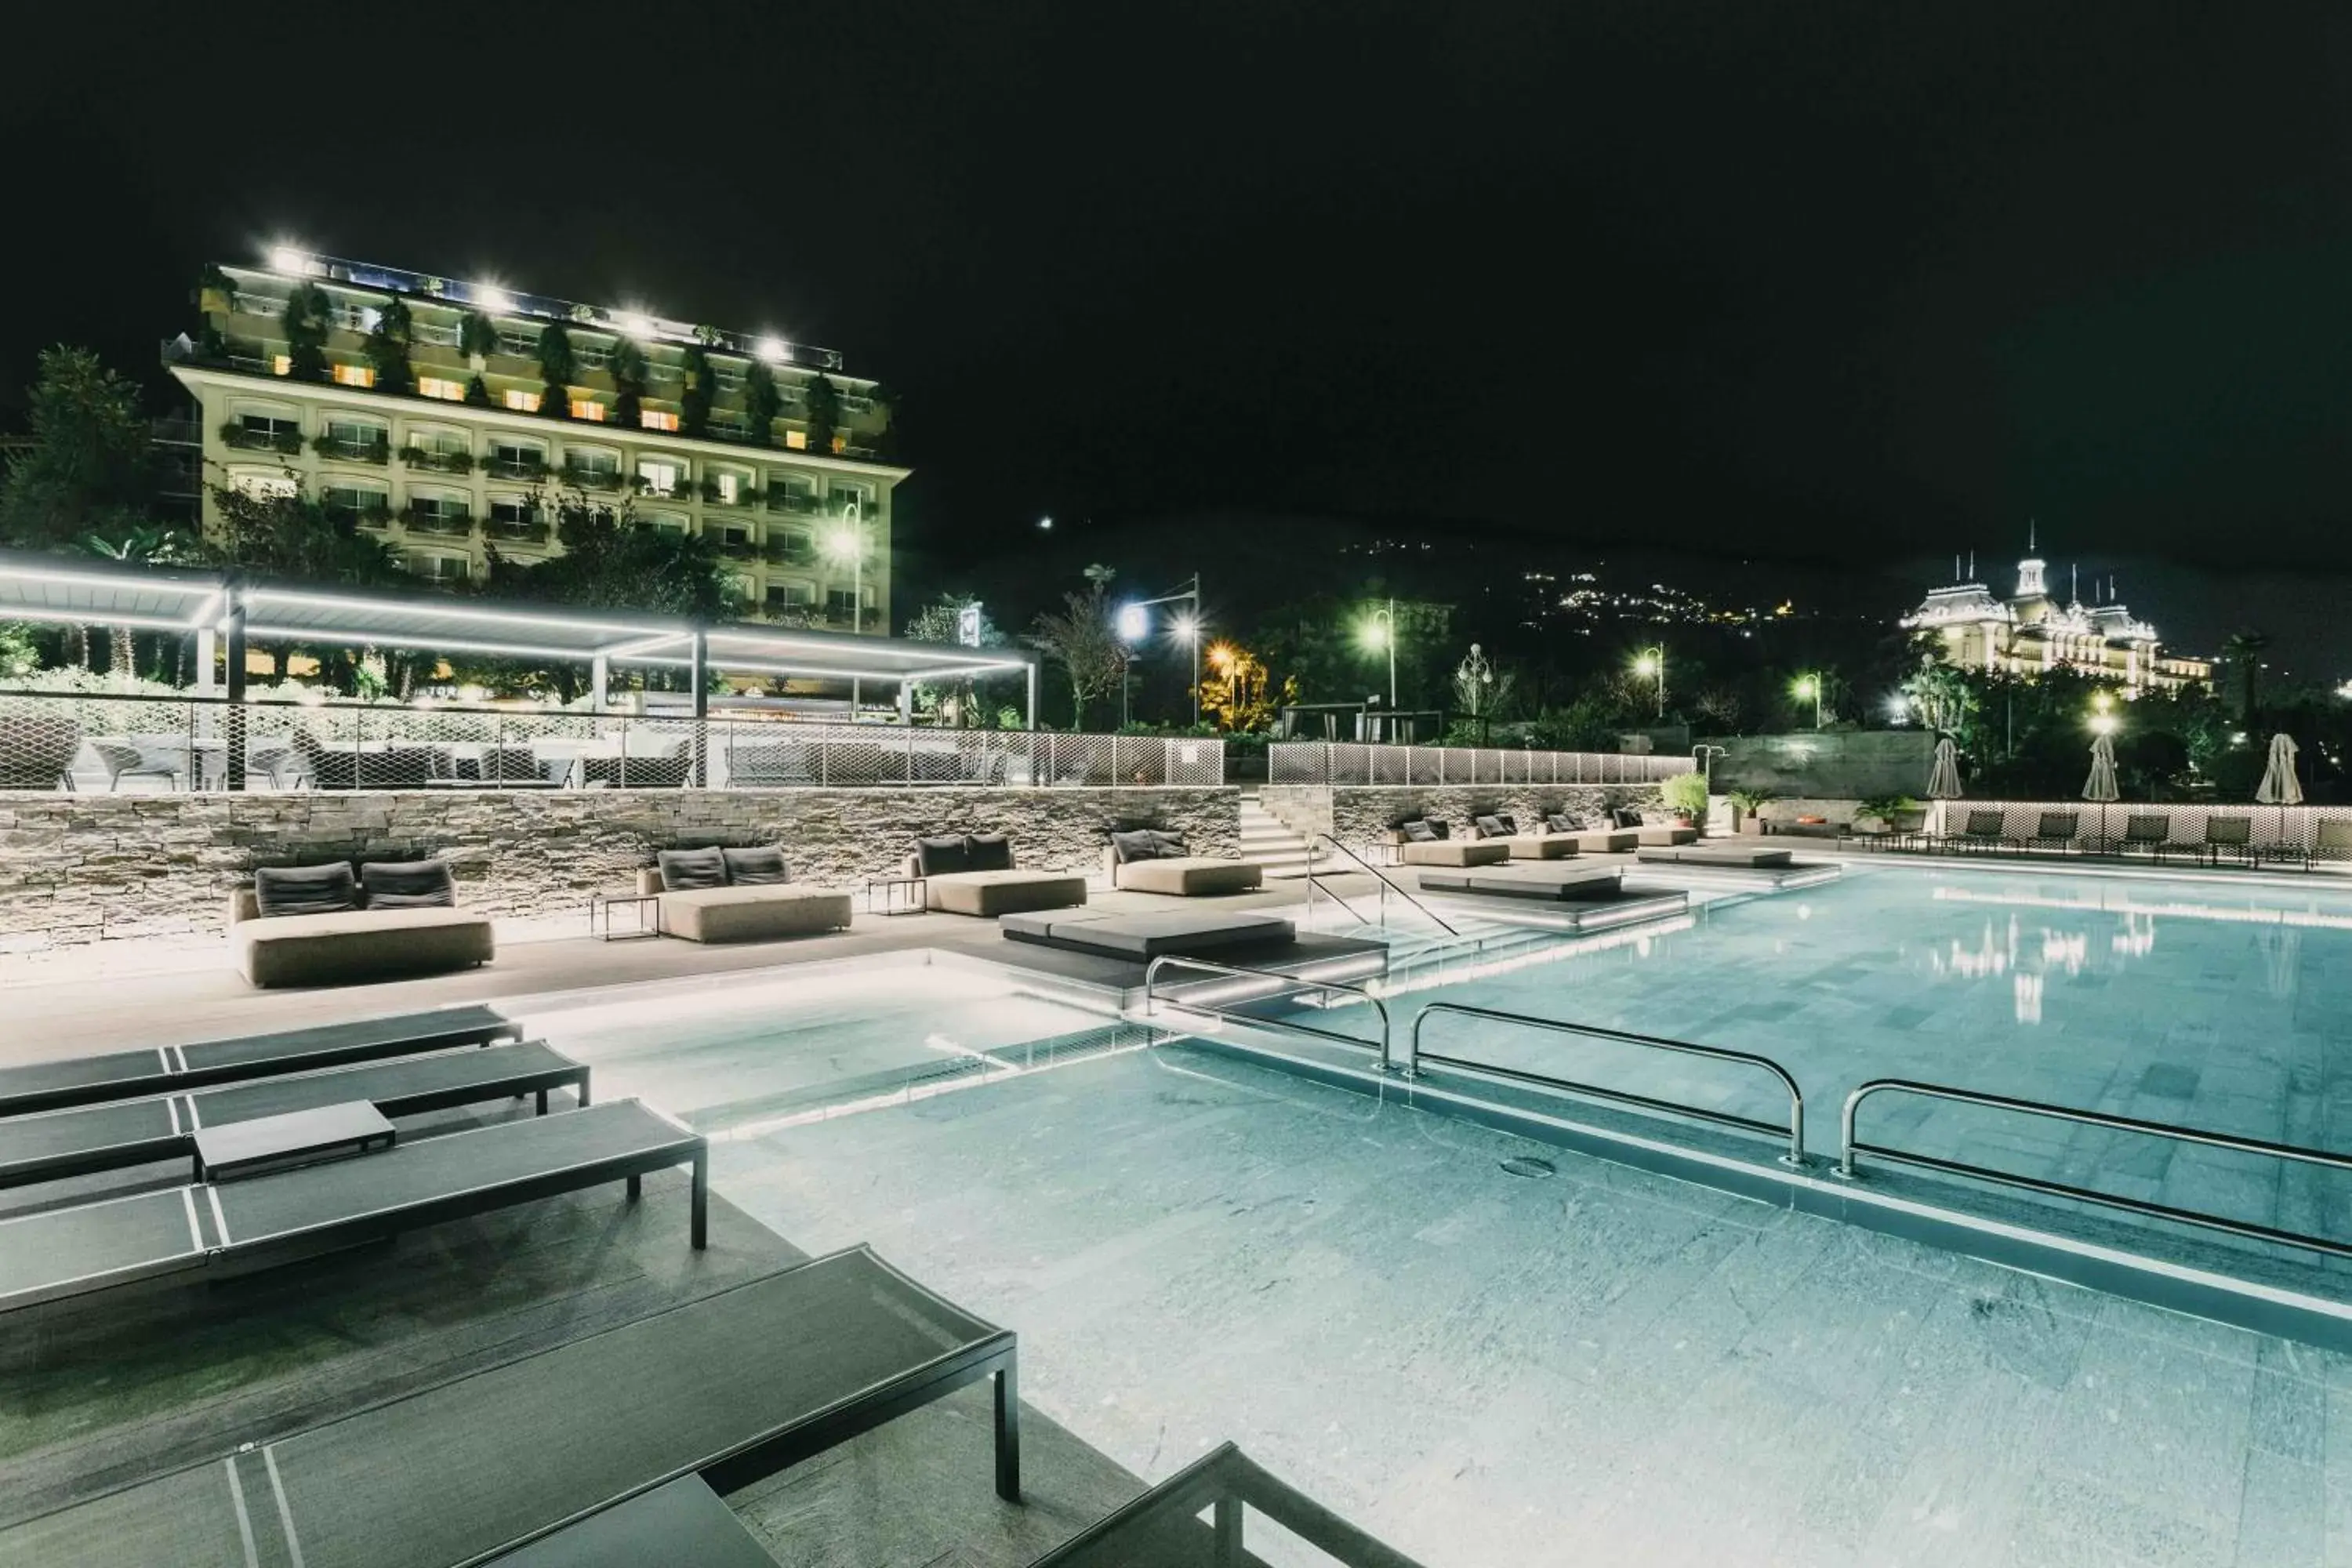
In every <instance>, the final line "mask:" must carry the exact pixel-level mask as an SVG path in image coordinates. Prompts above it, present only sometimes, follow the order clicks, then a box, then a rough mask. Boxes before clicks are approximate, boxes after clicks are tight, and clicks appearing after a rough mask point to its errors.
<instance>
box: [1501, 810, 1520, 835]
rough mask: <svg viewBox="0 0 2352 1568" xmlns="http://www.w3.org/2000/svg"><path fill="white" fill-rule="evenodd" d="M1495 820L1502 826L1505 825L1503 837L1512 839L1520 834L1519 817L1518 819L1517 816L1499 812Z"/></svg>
mask: <svg viewBox="0 0 2352 1568" xmlns="http://www.w3.org/2000/svg"><path fill="white" fill-rule="evenodd" d="M1495 820H1496V821H1497V822H1499V823H1501V824H1502V825H1503V837H1506V838H1510V837H1516V836H1517V833H1518V831H1519V819H1518V818H1517V817H1516V816H1512V815H1511V814H1510V813H1509V812H1507V811H1498V812H1496V814H1495Z"/></svg>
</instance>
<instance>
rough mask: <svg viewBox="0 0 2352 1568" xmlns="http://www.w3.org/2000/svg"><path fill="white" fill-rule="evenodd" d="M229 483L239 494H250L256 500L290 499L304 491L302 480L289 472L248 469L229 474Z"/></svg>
mask: <svg viewBox="0 0 2352 1568" xmlns="http://www.w3.org/2000/svg"><path fill="white" fill-rule="evenodd" d="M228 483H229V488H230V489H233V490H235V491H236V492H237V494H239V495H243V496H250V497H252V498H253V499H254V500H284V499H290V498H291V497H294V496H298V495H300V494H301V493H302V482H301V481H300V480H299V479H296V478H295V477H294V476H293V475H291V474H288V473H275V474H272V473H262V472H257V471H254V470H251V469H248V470H246V471H244V472H241V473H232V474H231V475H229V477H228Z"/></svg>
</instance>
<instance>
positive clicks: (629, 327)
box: [613, 310, 654, 338]
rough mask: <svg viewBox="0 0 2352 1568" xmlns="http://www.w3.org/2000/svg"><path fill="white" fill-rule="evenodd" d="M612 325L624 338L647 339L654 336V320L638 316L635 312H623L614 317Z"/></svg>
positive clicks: (649, 317)
mask: <svg viewBox="0 0 2352 1568" xmlns="http://www.w3.org/2000/svg"><path fill="white" fill-rule="evenodd" d="M613 325H614V328H616V329H617V330H618V331H620V332H621V333H622V335H623V336H625V337H632V338H649V337H652V336H653V335H654V319H653V318H652V317H651V316H645V315H639V314H638V313H637V312H636V311H635V310H625V311H623V312H622V313H621V314H620V315H617V316H615V317H614V318H613Z"/></svg>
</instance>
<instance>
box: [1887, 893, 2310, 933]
mask: <svg viewBox="0 0 2352 1568" xmlns="http://www.w3.org/2000/svg"><path fill="white" fill-rule="evenodd" d="M1934 896H1935V898H1936V899H1937V900H1939V901H1941V902H1944V903H1948V904H2001V905H2016V904H2022V905H2024V906H2025V907H2026V908H2028V909H2037V910H2080V911H2082V912H2084V913H2086V914H2100V913H2104V914H2113V915H2171V916H2173V917H2175V918H2176V919H2179V920H2189V921H2225V922H2227V923H2230V924H2233V925H2263V926H2308V927H2314V928H2316V929H2320V930H2325V931H2352V915H2332V914H2325V913H2322V912H2321V911H2320V910H2318V909H2316V908H2308V909H2301V910H2273V909H2261V908H2256V907H2254V906H2251V905H2248V906H2243V907H2240V908H2229V907H2225V906H2223V905H2221V904H2200V903H2195V902H2191V901H2189V900H2179V899H2167V900H2156V901H2148V900H2141V899H2137V898H2135V897H2133V896H2132V895H2131V894H2129V893H2116V894H2112V895H2110V894H2105V893H2102V894H2100V895H2098V896H2097V897H2095V898H2082V899H2059V898H2053V897H2051V896H2050V895H2049V894H2047V893H2038V894H2037V893H1986V892H1979V891H1978V890H1977V889H1973V888H1942V887H1939V888H1937V889H1934Z"/></svg>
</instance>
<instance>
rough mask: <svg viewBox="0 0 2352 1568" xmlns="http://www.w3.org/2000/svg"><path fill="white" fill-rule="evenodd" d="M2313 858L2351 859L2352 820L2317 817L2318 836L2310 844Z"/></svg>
mask: <svg viewBox="0 0 2352 1568" xmlns="http://www.w3.org/2000/svg"><path fill="white" fill-rule="evenodd" d="M2311 858H2313V859H2314V860H2352V822H2346V821H2344V820H2342V819H2340V818H2336V817H2326V816H2323V817H2321V818H2320V819H2319V836H2318V839H2317V841H2316V842H2315V844H2314V845H2313V846H2312V850H2311Z"/></svg>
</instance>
